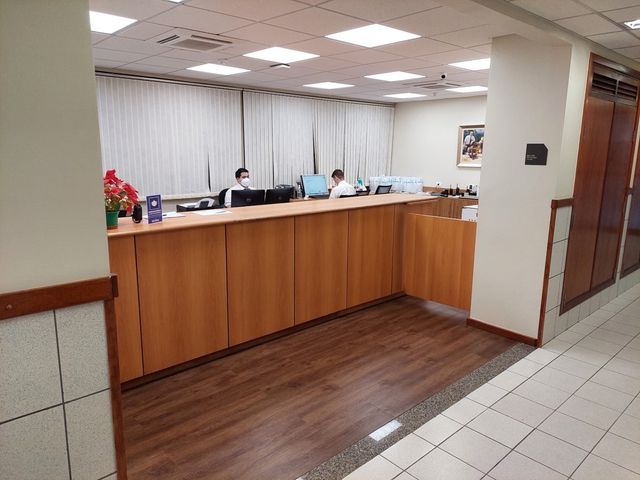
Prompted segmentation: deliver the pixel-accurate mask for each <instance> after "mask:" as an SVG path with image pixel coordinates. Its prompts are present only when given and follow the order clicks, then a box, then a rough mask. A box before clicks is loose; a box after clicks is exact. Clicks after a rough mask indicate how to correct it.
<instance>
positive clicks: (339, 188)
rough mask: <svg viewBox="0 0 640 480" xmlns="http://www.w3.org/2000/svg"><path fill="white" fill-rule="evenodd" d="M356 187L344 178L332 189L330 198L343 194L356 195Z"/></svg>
mask: <svg viewBox="0 0 640 480" xmlns="http://www.w3.org/2000/svg"><path fill="white" fill-rule="evenodd" d="M355 194H356V189H355V188H353V185H350V184H348V183H347V182H345V181H344V180H342V181H341V182H340V183H339V184H338V185H336V186H335V187H334V188H333V189H332V190H331V195H329V198H340V197H341V196H343V195H355Z"/></svg>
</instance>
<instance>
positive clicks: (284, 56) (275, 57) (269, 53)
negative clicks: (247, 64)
mask: <svg viewBox="0 0 640 480" xmlns="http://www.w3.org/2000/svg"><path fill="white" fill-rule="evenodd" d="M244 56H245V57H251V58H258V59H260V60H268V61H270V62H276V63H293V62H299V61H300V60H308V59H309V58H316V57H317V56H318V55H316V54H314V53H307V52H301V51H299V50H291V49H289V48H282V47H271V48H265V49H264V50H258V51H257V52H251V53H245V54H244Z"/></svg>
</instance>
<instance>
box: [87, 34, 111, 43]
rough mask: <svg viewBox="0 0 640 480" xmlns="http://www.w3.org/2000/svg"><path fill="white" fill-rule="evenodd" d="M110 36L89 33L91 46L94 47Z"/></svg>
mask: <svg viewBox="0 0 640 480" xmlns="http://www.w3.org/2000/svg"><path fill="white" fill-rule="evenodd" d="M110 36H111V35H109V34H108V33H98V32H91V44H92V45H95V44H96V43H98V42H101V41H102V40H106V39H107V38H109V37H110Z"/></svg>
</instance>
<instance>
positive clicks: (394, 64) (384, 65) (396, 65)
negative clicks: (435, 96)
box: [372, 58, 437, 73]
mask: <svg viewBox="0 0 640 480" xmlns="http://www.w3.org/2000/svg"><path fill="white" fill-rule="evenodd" d="M434 66H437V65H436V64H435V63H431V62H428V61H426V60H420V59H419V58H402V59H399V60H392V61H390V62H380V63H375V64H373V65H372V67H374V68H375V69H376V70H377V72H376V73H387V72H397V71H401V72H408V71H411V72H413V70H416V69H418V68H427V67H434Z"/></svg>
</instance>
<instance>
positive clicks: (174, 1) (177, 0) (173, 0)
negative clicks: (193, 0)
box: [169, 0, 182, 3]
mask: <svg viewBox="0 0 640 480" xmlns="http://www.w3.org/2000/svg"><path fill="white" fill-rule="evenodd" d="M169 1H170V2H173V3H180V2H182V0H169Z"/></svg>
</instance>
